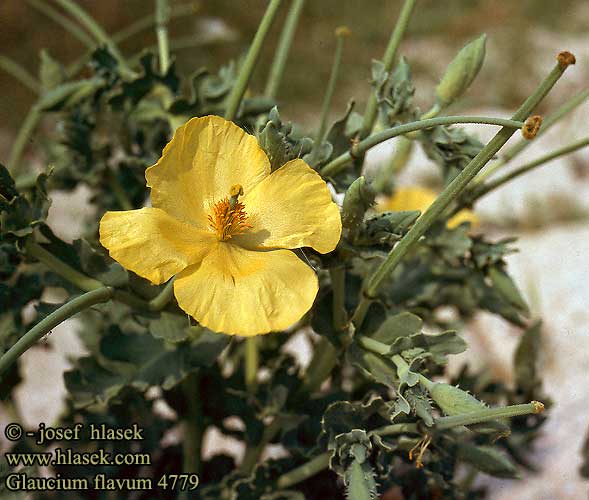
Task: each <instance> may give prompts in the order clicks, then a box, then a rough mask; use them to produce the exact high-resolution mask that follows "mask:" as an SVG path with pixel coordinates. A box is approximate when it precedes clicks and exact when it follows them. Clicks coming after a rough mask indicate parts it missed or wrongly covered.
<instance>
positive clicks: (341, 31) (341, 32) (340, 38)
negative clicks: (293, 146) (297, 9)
mask: <svg viewBox="0 0 589 500" xmlns="http://www.w3.org/2000/svg"><path fill="white" fill-rule="evenodd" d="M335 34H336V39H337V42H336V47H335V55H334V56H333V64H332V66H331V74H330V75H329V82H328V83H327V90H326V91H325V96H324V97H323V105H322V107H321V120H320V122H319V130H318V132H317V136H316V137H315V141H314V142H313V148H312V149H311V154H310V157H309V163H310V165H311V166H313V165H315V163H316V161H317V155H318V154H319V150H320V149H321V145H322V144H323V141H324V140H325V134H326V131H327V120H328V118H329V110H330V108H331V101H332V99H333V93H334V92H335V85H336V83H337V77H338V75H339V68H340V65H341V62H342V53H343V49H344V38H345V37H346V35H347V34H349V30H348V29H347V28H345V27H340V28H338V29H336V31H335Z"/></svg>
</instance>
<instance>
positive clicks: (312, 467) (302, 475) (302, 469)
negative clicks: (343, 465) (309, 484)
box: [276, 451, 331, 490]
mask: <svg viewBox="0 0 589 500" xmlns="http://www.w3.org/2000/svg"><path fill="white" fill-rule="evenodd" d="M330 457H331V453H330V452H329V451H326V452H325V453H322V454H321V455H317V456H316V457H314V458H312V459H311V460H309V461H308V462H307V463H304V464H303V465H301V466H299V467H297V468H296V469H293V470H291V471H290V472H287V473H286V474H282V476H280V477H279V478H278V481H276V486H277V487H278V489H280V490H284V489H286V488H290V487H291V486H293V485H295V484H297V483H300V482H301V481H304V480H305V479H308V478H310V477H313V476H314V475H315V474H318V473H319V472H321V471H322V470H323V469H326V468H327V466H328V465H329V458H330Z"/></svg>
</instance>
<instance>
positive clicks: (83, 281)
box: [26, 239, 104, 291]
mask: <svg viewBox="0 0 589 500" xmlns="http://www.w3.org/2000/svg"><path fill="white" fill-rule="evenodd" d="M26 252H27V254H28V255H30V256H31V257H34V258H36V259H37V260H39V261H40V262H42V263H43V264H45V265H46V266H47V267H49V268H50V269H51V270H52V271H54V272H55V273H56V274H59V276H61V277H62V278H65V279H66V280H68V281H69V282H70V283H73V284H74V285H76V286H77V287H78V288H79V289H80V290H85V291H92V290H96V289H99V288H104V283H101V282H100V281H98V280H96V279H94V278H90V277H89V276H86V275H85V274H83V273H81V272H80V271H77V270H76V269H74V268H73V267H70V266H68V265H67V264H66V263H65V262H63V261H61V260H60V259H58V258H57V257H56V256H55V255H53V254H52V253H51V252H49V251H47V250H45V249H44V248H43V247H42V246H41V245H39V244H38V243H35V242H34V241H33V240H32V239H28V240H27V242H26Z"/></svg>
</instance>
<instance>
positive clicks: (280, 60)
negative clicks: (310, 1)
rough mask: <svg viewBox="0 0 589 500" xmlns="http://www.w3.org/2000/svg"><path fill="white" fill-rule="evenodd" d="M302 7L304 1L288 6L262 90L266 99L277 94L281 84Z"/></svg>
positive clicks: (297, 1)
mask: <svg viewBox="0 0 589 500" xmlns="http://www.w3.org/2000/svg"><path fill="white" fill-rule="evenodd" d="M304 5H305V0H292V3H291V4H290V9H289V11H288V14H287V16H286V21H285V22H284V28H283V29H282V33H281V34H280V39H279V40H278V46H277V48H276V53H275V54H274V59H273V60H272V66H271V68H270V74H269V76H268V81H267V82H266V88H265V90H264V94H265V95H267V96H268V97H275V96H276V94H277V93H278V88H279V86H280V83H281V82H282V76H283V75H284V68H285V66H286V61H287V59H288V53H289V52H290V46H291V45H292V40H293V38H294V35H295V31H296V29H297V25H298V23H299V18H300V17H301V11H302V10H303V6H304Z"/></svg>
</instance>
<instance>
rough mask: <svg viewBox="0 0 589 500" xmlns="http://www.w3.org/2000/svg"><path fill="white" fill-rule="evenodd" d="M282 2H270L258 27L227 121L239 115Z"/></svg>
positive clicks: (230, 105) (239, 77)
mask: <svg viewBox="0 0 589 500" xmlns="http://www.w3.org/2000/svg"><path fill="white" fill-rule="evenodd" d="M281 1H282V0H270V4H269V5H268V8H267V9H266V12H265V14H264V17H263V18H262V21H261V22H260V25H259V26H258V31H256V35H255V36H254V39H253V41H252V44H251V46H250V48H249V50H248V52H247V55H246V56H245V61H244V63H243V66H242V68H241V71H240V72H239V75H238V77H237V81H236V82H235V85H234V86H233V88H232V89H231V93H230V94H229V97H228V98H227V109H226V111H225V119H227V120H233V119H234V118H235V115H236V114H237V110H238V108H239V104H240V103H241V99H242V98H243V95H244V94H245V91H246V89H247V86H248V84H249V81H250V78H251V76H252V73H253V72H254V68H255V67H256V63H257V62H258V59H259V57H260V52H261V49H262V45H263V44H264V40H265V39H266V35H267V34H268V31H270V27H271V26H272V22H273V21H274V18H275V17H276V12H277V11H278V8H279V7H280V3H281Z"/></svg>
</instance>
